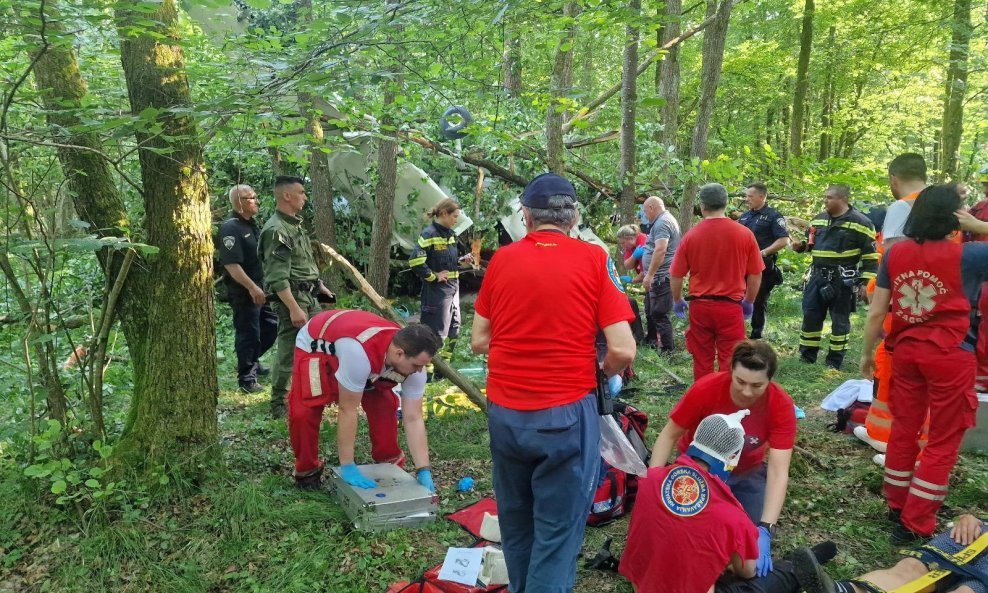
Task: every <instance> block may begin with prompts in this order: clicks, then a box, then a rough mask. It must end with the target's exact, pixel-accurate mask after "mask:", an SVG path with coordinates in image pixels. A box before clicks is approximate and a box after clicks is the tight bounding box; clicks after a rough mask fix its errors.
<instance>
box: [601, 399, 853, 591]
mask: <svg viewBox="0 0 988 593" xmlns="http://www.w3.org/2000/svg"><path fill="white" fill-rule="evenodd" d="M748 414H750V412H749V411H748V410H740V411H738V412H735V413H733V414H712V415H710V416H707V417H706V418H704V419H703V420H702V421H701V422H700V424H699V425H698V426H697V428H696V432H695V434H694V438H693V441H692V442H691V443H690V446H689V448H688V449H687V450H686V453H684V454H683V455H680V456H679V457H678V458H677V459H676V461H675V462H674V463H673V464H671V465H667V466H663V467H653V468H651V469H649V470H648V476H647V477H646V478H644V479H642V480H640V481H639V482H638V498H637V502H636V503H635V510H634V512H633V513H632V514H631V527H630V529H629V531H628V544H627V546H625V549H624V555H623V557H622V558H621V564H620V566H619V567H618V572H620V573H621V574H622V575H624V576H625V577H627V578H628V580H630V581H631V583H632V585H633V586H634V588H635V591H636V593H707V592H708V591H711V592H715V593H746V592H751V593H797V592H798V591H801V590H802V589H801V587H800V583H799V582H798V580H797V578H796V572H795V570H794V568H793V565H792V564H791V563H790V562H788V561H786V560H777V561H775V563H774V567H771V568H769V570H768V571H766V573H765V574H764V576H761V577H759V578H757V579H756V578H755V575H756V569H757V564H758V562H759V558H760V556H762V554H763V551H762V550H760V548H761V543H762V542H761V541H760V540H761V538H760V537H759V529H760V528H756V527H755V525H754V524H753V523H752V522H751V519H750V518H749V517H748V515H747V514H746V513H745V510H744V507H742V506H741V504H740V503H739V502H738V501H737V499H736V498H734V495H733V494H732V493H731V490H730V488H728V487H727V484H726V483H725V481H726V480H727V478H728V477H729V476H730V474H731V471H732V470H733V469H734V467H735V465H737V463H738V461H739V460H740V459H741V453H742V450H743V448H744V443H745V431H744V427H743V426H742V425H741V419H742V418H744V417H745V416H747V415H748ZM819 548H821V549H820V551H819V552H818V553H820V554H827V556H826V557H824V558H821V560H823V561H826V560H828V559H829V558H831V557H833V553H834V550H833V544H829V548H827V547H826V546H825V545H824V546H819ZM828 550H829V553H828ZM725 566H726V567H727V572H725V570H724V567H725Z"/></svg>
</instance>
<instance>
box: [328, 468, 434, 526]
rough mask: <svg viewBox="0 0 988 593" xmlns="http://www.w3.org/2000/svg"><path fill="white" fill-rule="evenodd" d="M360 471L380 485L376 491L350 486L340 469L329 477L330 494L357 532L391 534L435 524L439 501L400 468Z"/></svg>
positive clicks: (364, 469)
mask: <svg viewBox="0 0 988 593" xmlns="http://www.w3.org/2000/svg"><path fill="white" fill-rule="evenodd" d="M359 467H360V472H361V473H362V474H364V475H365V476H367V477H368V478H370V479H372V480H374V481H375V482H377V488H370V489H365V488H355V487H353V486H351V485H350V484H347V483H346V482H344V481H343V478H342V477H341V476H340V468H338V467H334V468H333V469H332V471H330V474H329V490H330V492H331V493H332V495H333V497H334V498H335V499H336V502H338V503H339V505H340V506H341V507H343V510H344V511H345V512H346V514H347V517H349V518H350V520H351V521H353V524H354V526H355V527H356V528H357V529H360V530H364V531H388V530H391V529H396V528H398V527H414V526H416V525H423V524H425V523H431V522H433V521H435V520H436V514H437V513H438V512H439V498H438V497H437V496H435V495H434V494H432V493H430V492H429V491H428V490H426V489H425V487H423V486H422V485H421V484H419V483H418V482H416V481H415V478H413V477H412V476H410V475H408V474H407V473H406V472H405V471H404V470H402V469H401V468H400V467H398V466H396V465H394V464H391V463H376V464H372V465H361V466H359Z"/></svg>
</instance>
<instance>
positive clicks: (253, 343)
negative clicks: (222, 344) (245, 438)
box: [216, 213, 278, 390]
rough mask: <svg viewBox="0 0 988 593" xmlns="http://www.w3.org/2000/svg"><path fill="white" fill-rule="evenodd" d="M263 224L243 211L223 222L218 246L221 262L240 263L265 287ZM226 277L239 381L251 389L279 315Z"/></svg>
mask: <svg viewBox="0 0 988 593" xmlns="http://www.w3.org/2000/svg"><path fill="white" fill-rule="evenodd" d="M259 234H260V228H259V227H258V226H257V224H256V223H255V222H254V220H253V219H251V220H246V219H244V218H243V217H241V216H240V215H239V214H236V213H234V215H233V217H232V218H230V219H228V220H226V221H225V222H224V223H223V224H222V225H220V230H219V233H218V234H217V236H216V249H217V252H218V253H219V258H220V264H221V265H228V264H239V265H240V267H241V268H243V270H244V273H245V274H247V277H249V278H250V279H251V280H253V281H254V284H257V286H258V287H259V288H260V289H261V290H264V274H263V272H262V271H261V262H260V260H259V259H258V257H257V237H258V235H259ZM223 276H224V281H225V282H226V285H227V291H228V294H229V303H230V308H232V309H233V331H234V342H233V347H234V350H235V351H236V353H237V381H238V382H239V384H240V387H241V388H245V389H248V390H250V389H251V388H252V387H253V386H254V385H256V384H257V369H258V367H259V364H258V362H257V361H258V359H259V358H260V357H261V356H263V355H264V353H265V352H267V351H268V349H269V348H271V345H272V344H274V340H275V338H276V337H277V335H278V317H277V316H276V315H275V314H274V311H272V310H271V307H269V306H268V305H267V303H265V304H264V305H261V306H257V305H255V304H254V301H253V300H252V299H251V297H250V293H249V292H247V289H246V288H244V287H243V286H241V285H240V284H238V283H237V282H236V281H235V280H234V279H233V278H231V277H230V275H229V274H226V273H225V272H224V274H223Z"/></svg>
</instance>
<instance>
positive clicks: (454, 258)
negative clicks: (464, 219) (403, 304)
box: [408, 198, 473, 371]
mask: <svg viewBox="0 0 988 593" xmlns="http://www.w3.org/2000/svg"><path fill="white" fill-rule="evenodd" d="M426 216H428V217H430V218H432V224H430V225H429V226H427V227H425V229H423V230H422V233H421V234H420V235H419V239H418V244H417V245H416V246H415V249H414V250H413V251H412V256H411V257H410V258H409V259H408V265H409V266H410V267H411V268H412V269H413V270H415V272H416V273H417V274H418V275H419V278H421V279H422V316H421V319H420V321H421V322H422V323H424V324H426V325H428V326H429V327H431V328H432V329H434V330H435V331H436V333H437V334H439V337H440V338H442V339H443V341H444V342H445V344H444V345H443V349H444V350H445V351H446V352H447V353H448V355H452V353H453V350H454V348H456V338H457V336H459V335H460V280H459V276H460V272H459V265H460V262H466V263H472V262H473V255H471V254H467V255H465V256H463V257H460V256H459V249H458V248H457V245H456V233H454V232H453V227H454V226H456V221H457V220H458V219H459V218H460V204H459V203H458V202H457V201H456V200H454V199H452V198H446V199H445V200H441V201H440V202H439V203H438V204H436V205H435V206H433V208H432V209H431V210H429V211H428V212H426ZM431 367H432V365H431V364H430V365H429V370H430V371H431V370H432V368H431Z"/></svg>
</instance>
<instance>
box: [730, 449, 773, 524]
mask: <svg viewBox="0 0 988 593" xmlns="http://www.w3.org/2000/svg"><path fill="white" fill-rule="evenodd" d="M767 479H768V469H767V467H766V466H765V464H762V465H759V466H758V467H754V468H752V469H749V470H748V471H746V472H744V473H742V474H739V473H733V474H731V475H730V477H729V478H727V487H728V488H730V489H731V493H733V494H734V498H736V499H738V502H740V503H741V506H743V507H744V512H745V513H747V515H748V518H749V519H751V522H752V523H754V524H755V525H758V523H759V521H761V520H762V508H764V506H765V482H766V480H767Z"/></svg>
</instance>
